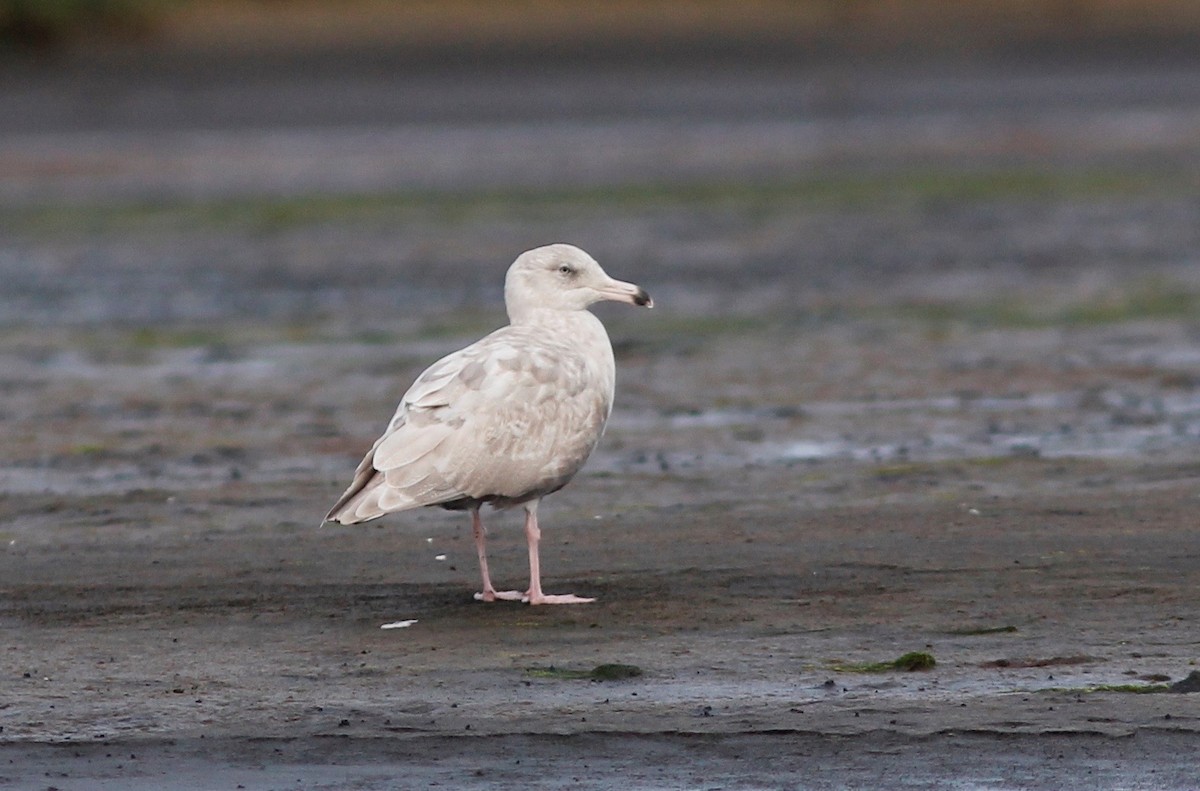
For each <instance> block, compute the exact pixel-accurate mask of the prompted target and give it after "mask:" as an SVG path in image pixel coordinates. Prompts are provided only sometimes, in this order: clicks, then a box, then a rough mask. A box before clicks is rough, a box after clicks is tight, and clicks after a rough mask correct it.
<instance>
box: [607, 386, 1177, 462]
mask: <svg viewBox="0 0 1200 791" xmlns="http://www.w3.org/2000/svg"><path fill="white" fill-rule="evenodd" d="M610 431H611V432H612V434H613V435H614V436H625V435H633V434H637V435H638V436H650V437H655V438H662V439H663V441H664V443H665V445H664V447H663V448H662V449H661V450H656V451H653V452H648V451H647V450H645V449H644V445H648V444H650V442H645V443H643V447H640V448H639V449H638V450H637V451H633V452H627V453H625V454H623V455H619V454H611V455H609V454H605V453H604V451H603V446H602V450H601V457H602V458H600V459H598V460H597V462H598V463H599V464H601V465H603V466H604V467H606V468H609V469H626V470H628V469H639V468H649V469H654V468H657V469H659V470H661V471H666V470H668V469H680V468H683V469H686V468H705V467H728V466H731V465H733V466H738V465H747V464H791V463H797V462H818V461H825V460H843V461H851V462H864V463H880V462H884V463H887V462H891V463H901V462H943V461H953V460H957V459H962V460H979V459H999V458H1008V457H1038V458H1083V459H1139V458H1148V457H1152V456H1153V457H1159V456H1163V455H1170V454H1172V453H1179V454H1182V453H1194V452H1195V449H1196V448H1197V446H1200V394H1196V393H1184V394H1168V395H1156V396H1155V397H1153V398H1145V397H1142V396H1138V395H1135V394H1129V393H1123V392H1118V391H1103V392H1099V393H1097V392H1092V391H1088V392H1052V393H1035V394H1029V395H1021V396H1011V397H978V398H976V397H970V396H961V397H960V396H939V397H934V398H927V399H893V400H872V401H828V402H817V403H810V404H805V405H804V406H803V407H801V408H794V409H793V408H774V409H747V410H733V409H714V410H706V411H697V412H687V413H682V414H679V413H675V414H655V413H651V412H643V413H640V414H633V415H629V414H622V413H617V414H616V415H614V418H613V422H612V424H611V429H610ZM597 462H594V463H597Z"/></svg>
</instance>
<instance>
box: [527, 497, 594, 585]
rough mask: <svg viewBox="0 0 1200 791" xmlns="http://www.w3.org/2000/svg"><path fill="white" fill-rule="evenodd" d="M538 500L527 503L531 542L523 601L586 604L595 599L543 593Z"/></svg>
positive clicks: (528, 531) (528, 539) (528, 538)
mask: <svg viewBox="0 0 1200 791" xmlns="http://www.w3.org/2000/svg"><path fill="white" fill-rule="evenodd" d="M538 502H539V501H538V500H534V501H533V502H531V503H525V540H526V541H527V542H528V543H529V590H527V591H526V592H525V596H524V597H523V599H522V601H527V602H529V603H530V604H586V603H588V602H592V601H595V599H585V598H583V597H581V596H576V595H574V594H573V593H566V594H561V595H557V596H555V595H550V594H546V593H542V570H541V563H540V562H539V561H538V542H539V541H540V540H541V538H542V531H541V529H540V528H539V527H538V523H537V507H538Z"/></svg>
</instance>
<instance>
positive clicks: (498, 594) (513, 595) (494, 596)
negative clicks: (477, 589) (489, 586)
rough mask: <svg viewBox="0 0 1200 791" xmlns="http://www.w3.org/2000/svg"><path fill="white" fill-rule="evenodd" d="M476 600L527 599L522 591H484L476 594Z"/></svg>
mask: <svg viewBox="0 0 1200 791" xmlns="http://www.w3.org/2000/svg"><path fill="white" fill-rule="evenodd" d="M475 601H525V594H524V593H522V592H521V591H484V592H483V593H476V594H475Z"/></svg>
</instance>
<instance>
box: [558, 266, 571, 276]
mask: <svg viewBox="0 0 1200 791" xmlns="http://www.w3.org/2000/svg"><path fill="white" fill-rule="evenodd" d="M558 273H559V274H560V275H573V274H575V270H574V269H572V268H571V267H570V265H569V264H563V265H562V266H560V267H559V268H558Z"/></svg>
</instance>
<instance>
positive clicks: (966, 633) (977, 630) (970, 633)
mask: <svg viewBox="0 0 1200 791" xmlns="http://www.w3.org/2000/svg"><path fill="white" fill-rule="evenodd" d="M1016 633H1017V627H1015V626H1012V625H1011V624H1010V625H1007V626H981V627H965V628H963V629H951V630H949V631H948V632H946V634H952V635H955V636H956V637H979V636H982V635H989V634H1016Z"/></svg>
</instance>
